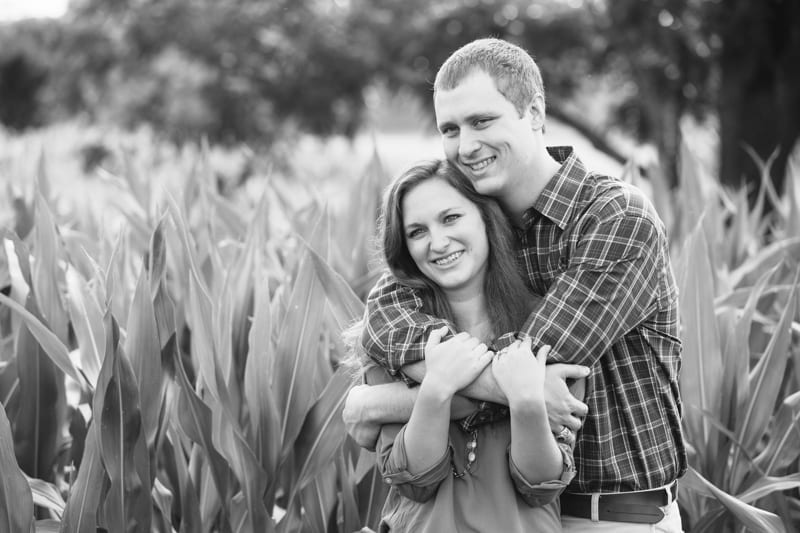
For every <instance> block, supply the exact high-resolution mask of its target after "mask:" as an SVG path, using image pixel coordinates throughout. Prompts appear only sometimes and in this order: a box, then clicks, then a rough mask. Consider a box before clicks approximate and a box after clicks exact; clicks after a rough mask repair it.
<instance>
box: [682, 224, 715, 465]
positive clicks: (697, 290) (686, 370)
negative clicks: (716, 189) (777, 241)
mask: <svg viewBox="0 0 800 533" xmlns="http://www.w3.org/2000/svg"><path fill="white" fill-rule="evenodd" d="M707 248H708V245H707V243H706V239H705V234H704V230H703V225H702V219H701V221H700V222H698V224H697V225H696V226H695V228H694V230H693V231H692V233H691V234H690V235H689V237H688V238H687V242H686V243H685V245H684V249H683V252H682V254H681V262H680V265H679V268H678V291H679V293H680V295H681V300H680V312H681V322H682V324H683V328H684V329H683V359H682V364H683V367H682V370H681V383H680V385H681V394H682V396H683V401H684V402H685V403H686V404H687V405H693V406H695V407H697V408H698V409H699V410H700V411H706V412H709V413H719V408H720V405H719V388H720V380H719V377H720V376H721V375H722V358H721V353H720V340H719V333H718V330H717V322H716V317H715V314H714V307H713V305H714V279H713V275H712V273H711V264H710V263H709V258H708V253H707V252H706V250H707ZM684 426H685V427H686V429H687V434H688V437H689V440H690V442H692V443H693V444H694V446H695V448H696V450H697V453H698V458H699V464H701V465H704V464H705V463H706V461H707V460H710V459H711V457H707V456H706V452H707V451H709V450H714V449H716V442H717V433H716V432H711V431H710V428H709V424H708V421H707V420H706V419H705V417H702V416H700V415H698V413H697V412H696V411H694V410H688V409H687V411H686V414H685V418H684ZM703 470H704V471H705V470H706V468H703Z"/></svg>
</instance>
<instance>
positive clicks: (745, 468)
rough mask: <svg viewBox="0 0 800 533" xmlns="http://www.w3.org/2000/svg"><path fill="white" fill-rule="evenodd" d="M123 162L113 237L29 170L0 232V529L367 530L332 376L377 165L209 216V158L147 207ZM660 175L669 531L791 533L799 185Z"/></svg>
mask: <svg viewBox="0 0 800 533" xmlns="http://www.w3.org/2000/svg"><path fill="white" fill-rule="evenodd" d="M142 144H147V147H146V148H140V149H139V150H138V153H139V156H138V158H137V156H136V153H137V150H131V151H128V152H125V153H124V154H123V156H121V157H120V158H119V162H120V163H119V165H117V168H116V169H112V171H113V172H117V173H118V175H115V174H112V173H111V171H109V172H106V173H105V174H103V176H101V179H102V183H104V184H106V185H107V186H109V187H110V189H109V190H110V191H111V194H110V196H111V197H112V198H113V205H114V208H115V211H114V213H113V216H112V214H111V213H108V212H106V213H103V214H97V213H91V212H82V213H75V214H71V213H64V212H59V209H57V207H58V205H59V202H58V201H57V199H56V198H54V197H53V194H52V192H51V187H50V186H49V180H48V176H47V168H48V165H47V159H46V158H44V157H42V158H40V159H39V161H38V163H37V165H36V169H35V173H36V176H35V179H34V180H33V181H34V182H35V188H34V191H33V192H32V193H29V194H28V195H26V194H23V193H22V192H19V191H12V192H13V194H10V195H9V196H8V198H9V199H12V200H13V201H12V202H11V203H10V204H9V205H8V213H3V216H2V217H0V220H2V221H3V224H4V225H5V229H3V230H2V233H0V240H1V241H2V244H3V246H2V247H0V289H3V290H2V294H0V303H1V304H2V305H0V401H2V403H3V406H4V409H3V410H2V411H3V412H2V413H0V469H2V472H3V479H4V482H3V483H2V484H0V499H1V501H0V524H2V525H0V529H2V530H9V531H34V530H35V531H70V532H72V531H77V532H83V531H92V532H94V531H98V530H102V529H105V530H108V531H159V532H171V531H176V532H182V531H191V532H195V531H200V532H204V531H221V532H228V531H230V532H249V531H276V532H284V531H285V532H289V531H320V532H322V531H346V532H351V531H356V530H358V529H360V528H361V527H363V526H369V527H373V528H375V527H376V526H377V523H378V520H379V511H380V509H381V507H382V503H383V499H384V497H385V494H386V489H385V486H384V484H383V483H382V482H381V479H380V477H379V475H378V473H377V471H376V469H375V466H374V457H373V456H372V454H370V453H368V452H366V451H364V450H361V449H359V448H358V447H357V446H355V445H354V443H353V442H352V441H350V440H349V439H348V438H347V437H346V435H345V431H344V427H343V424H342V421H341V417H340V411H341V407H342V402H343V399H344V397H345V394H346V392H347V390H348V389H349V387H350V384H351V378H350V376H348V375H347V374H346V373H345V371H344V370H343V369H341V368H339V365H338V363H339V361H340V359H341V357H342V354H343V350H344V348H343V346H342V342H341V340H340V337H339V332H340V331H341V330H342V329H343V328H344V327H345V326H346V325H347V324H348V323H350V322H351V321H352V320H353V319H355V318H356V317H358V316H360V315H361V313H362V312H363V303H362V298H363V297H364V295H365V294H366V290H367V289H368V288H369V287H370V286H371V284H372V283H373V282H374V279H375V275H376V269H375V268H374V265H373V264H372V263H371V261H372V258H373V252H374V250H373V248H372V237H373V234H374V228H375V226H374V223H375V212H376V209H377V205H378V198H379V195H380V192H381V190H382V188H383V186H384V185H385V183H386V181H387V180H386V173H385V171H384V170H383V169H382V167H381V164H380V161H379V160H378V159H377V157H373V159H372V161H370V162H369V163H368V164H366V165H365V167H364V170H363V171H362V172H361V173H357V176H358V177H357V179H352V178H351V177H350V176H342V177H340V178H339V179H340V181H341V183H342V187H346V188H347V190H348V191H350V192H349V194H347V195H346V197H347V199H348V203H347V205H345V206H344V208H342V206H339V209H336V207H337V206H331V205H328V203H327V201H326V200H325V199H323V198H322V196H321V195H320V194H319V193H317V192H316V191H315V188H314V185H313V184H312V183H310V182H309V181H307V180H303V179H292V176H281V175H277V174H275V175H267V176H264V177H263V179H262V180H261V181H260V184H261V188H260V189H248V190H249V191H250V192H251V193H252V191H254V190H257V191H258V194H257V195H256V196H252V195H251V196H243V195H238V196H237V194H230V191H227V192H226V194H229V196H223V195H222V194H221V193H220V191H219V188H218V187H217V184H216V177H215V176H214V173H213V172H212V171H211V165H210V163H209V154H210V152H211V148H210V147H208V146H205V147H203V148H202V149H201V150H200V151H199V152H198V153H197V154H195V155H196V157H195V158H194V159H191V158H189V159H188V160H187V159H186V156H185V155H182V156H180V157H183V159H180V160H179V161H178V162H177V163H174V162H173V163H169V164H166V165H164V168H168V169H170V171H169V172H167V173H168V174H169V181H170V184H171V186H164V185H162V184H161V183H160V176H162V175H163V174H161V173H160V172H162V171H161V170H157V169H156V167H155V166H154V165H155V163H153V161H156V160H158V159H159V157H161V158H162V159H163V157H164V156H163V154H162V153H161V151H160V149H158V148H154V147H153V146H152V145H150V144H148V143H142ZM141 153H146V154H147V155H148V157H149V159H147V160H146V161H144V162H143V161H142V159H141ZM125 154H127V155H125ZM159 154H161V155H159ZM173 156H175V157H177V156H176V154H172V155H170V156H168V157H173ZM760 164H761V165H762V168H763V169H764V175H765V176H767V175H768V165H769V162H768V161H767V162H760ZM262 166H263V167H268V166H269V165H268V164H264V165H262ZM340 166H341V168H350V167H351V166H352V165H351V162H350V161H349V160H348V161H347V164H342V165H340ZM158 168H161V167H158ZM681 168H682V172H681V174H682V184H681V187H680V188H679V189H678V190H677V191H669V190H668V188H667V187H666V186H665V184H664V182H663V181H661V180H659V173H658V171H657V168H651V169H649V172H648V177H649V183H646V184H645V185H647V186H648V187H649V189H650V190H651V191H652V192H653V197H654V198H653V199H654V202H655V204H656V206H657V208H658V210H659V212H660V213H661V214H662V217H663V218H664V219H665V221H666V222H667V224H668V227H669V228H670V236H671V242H672V243H673V246H674V248H675V261H674V267H675V269H676V275H677V278H678V280H679V285H680V291H681V292H680V294H681V314H682V322H683V328H684V329H683V339H684V343H685V349H684V366H683V372H682V381H681V389H682V394H683V398H684V431H685V434H686V436H687V440H688V442H689V445H690V466H691V469H690V472H689V474H688V475H687V476H686V477H685V478H684V479H683V480H682V481H681V486H682V488H681V492H680V495H679V504H680V506H681V507H682V509H683V511H684V512H685V515H686V517H687V524H685V526H687V529H689V528H691V530H692V531H726V530H731V531H734V530H737V529H740V528H742V527H747V528H750V529H752V530H758V531H794V530H797V529H798V527H797V524H798V509H800V505H799V504H798V501H799V500H798V497H797V495H798V492H797V487H798V485H799V484H800V479H798V474H797V471H798V455H799V454H800V433H798V429H797V428H798V417H799V416H800V406H799V405H798V404H800V396H798V395H799V394H800V393H798V390H800V374H799V372H800V370H798V369H800V359H799V358H798V357H799V354H800V348H799V347H798V346H799V344H798V342H797V338H798V332H800V327H798V316H800V304H798V301H797V300H798V298H799V297H800V295H798V276H800V274H798V263H800V240H798V238H797V235H798V234H800V226H798V223H799V222H798V221H800V216H798V213H800V210H799V209H798V207H799V206H800V201H798V198H797V192H796V191H795V190H794V188H793V187H794V180H795V179H796V172H797V171H796V170H795V171H794V172H795V174H794V178H790V179H788V180H787V183H788V184H789V185H788V186H787V189H786V190H785V191H784V193H783V195H778V194H777V193H776V192H775V191H772V190H771V189H769V185H768V180H767V179H766V177H765V179H764V180H763V185H762V188H761V189H760V190H759V194H758V195H757V201H756V203H755V205H753V206H751V205H749V204H748V202H747V196H746V195H745V194H744V193H743V192H731V191H724V190H722V189H721V188H720V187H719V186H718V184H717V183H716V182H715V181H714V180H713V178H712V177H711V176H710V175H708V172H707V171H706V170H705V169H704V168H703V167H702V166H701V165H700V164H699V163H698V162H697V161H695V160H694V158H693V155H692V154H691V152H690V151H689V150H684V153H683V158H682V163H681ZM630 170H631V174H629V175H628V179H631V180H632V181H636V180H638V179H642V178H641V177H639V176H637V175H635V169H634V168H633V167H630ZM9 190H10V189H9ZM176 191H179V192H176ZM298 200H299V201H298ZM768 207H769V208H768ZM110 220H113V223H109V221H110Z"/></svg>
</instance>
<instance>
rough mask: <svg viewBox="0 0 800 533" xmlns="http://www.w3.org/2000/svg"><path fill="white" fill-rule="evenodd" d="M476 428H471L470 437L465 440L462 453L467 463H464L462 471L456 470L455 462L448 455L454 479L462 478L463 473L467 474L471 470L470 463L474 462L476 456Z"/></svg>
mask: <svg viewBox="0 0 800 533" xmlns="http://www.w3.org/2000/svg"><path fill="white" fill-rule="evenodd" d="M477 453H478V430H477V429H473V430H472V432H471V433H470V438H469V440H468V441H467V445H466V447H465V450H464V455H465V456H466V458H467V464H466V465H464V470H463V471H462V472H460V473H459V472H458V469H457V468H456V463H455V461H454V460H453V458H452V456H451V457H450V466H451V467H452V469H453V477H454V478H456V479H459V478H462V477H464V476H465V475H467V474H469V473H470V472H471V471H472V465H474V464H475V460H476V459H477V458H478V455H477Z"/></svg>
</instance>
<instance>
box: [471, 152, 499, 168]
mask: <svg viewBox="0 0 800 533" xmlns="http://www.w3.org/2000/svg"><path fill="white" fill-rule="evenodd" d="M495 159H496V157H495V156H492V157H487V158H486V159H484V160H482V161H478V162H477V163H473V164H471V165H470V166H469V168H471V169H472V170H475V171H478V170H482V169H484V168H486V167H487V166H489V163H492V162H493V161H494V160H495Z"/></svg>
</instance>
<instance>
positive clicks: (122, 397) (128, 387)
mask: <svg viewBox="0 0 800 533" xmlns="http://www.w3.org/2000/svg"><path fill="white" fill-rule="evenodd" d="M112 320H113V319H112ZM111 329H116V328H115V327H114V325H113V324H112V325H111ZM93 411H94V413H96V415H95V416H97V417H98V418H99V421H100V430H99V433H98V436H99V444H100V457H101V459H102V461H103V466H104V468H105V470H106V473H107V474H108V477H109V480H110V482H111V485H110V488H109V490H108V493H107V494H106V499H105V502H104V504H103V505H104V509H105V516H106V518H107V519H108V521H109V523H108V526H109V529H111V530H112V531H120V532H123V531H139V530H143V531H147V530H149V529H150V524H151V520H152V505H151V502H150V490H151V482H150V464H149V457H148V453H147V444H146V442H145V437H144V433H143V430H142V419H141V412H140V410H139V391H138V387H137V384H136V377H135V376H134V373H133V369H132V368H131V365H130V363H129V362H128V359H127V357H126V356H125V355H124V353H123V352H122V351H121V348H120V347H119V346H118V345H117V342H116V341H111V342H109V344H108V346H107V351H106V355H105V358H104V361H103V366H102V367H101V369H100V376H99V379H98V384H97V390H96V392H95V397H94V409H93Z"/></svg>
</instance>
